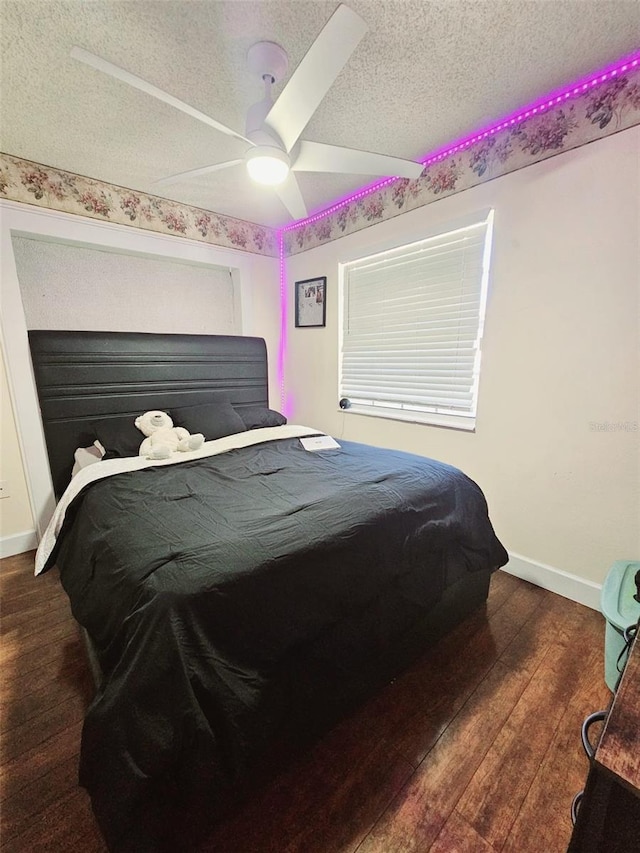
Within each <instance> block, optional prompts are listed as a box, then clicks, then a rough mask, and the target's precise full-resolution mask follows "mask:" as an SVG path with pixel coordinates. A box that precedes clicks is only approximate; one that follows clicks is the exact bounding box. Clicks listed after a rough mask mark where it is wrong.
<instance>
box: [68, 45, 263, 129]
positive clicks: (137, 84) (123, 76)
mask: <svg viewBox="0 0 640 853" xmlns="http://www.w3.org/2000/svg"><path fill="white" fill-rule="evenodd" d="M71 56H72V58H73V59H77V60H78V61H79V62H84V63H85V65H90V66H91V67H92V68H95V69H97V70H98V71H102V72H103V73H104V74H108V75H109V76H110V77H115V78H116V79H117V80H122V82H123V83H128V84H129V86H133V87H134V88H135V89H139V90H140V91H141V92H146V94H147V95H151V96H152V97H153V98H158V100H159V101H164V103H165V104H169V106H171V107H175V108H176V109H177V110H181V111H182V112H183V113H186V114H187V115H188V116H191V118H195V119H197V120H198V121H201V122H204V124H208V125H209V127H213V128H215V130H219V131H220V132H221V133H226V134H227V136H234V137H235V138H236V139H241V140H242V141H243V142H248V143H249V145H253V142H251V140H250V139H247V138H246V137H244V136H243V135H242V134H241V133H236V131H235V130H231V128H230V127H227V126H226V125H224V124H220V122H219V121H216V120H215V119H213V118H211V117H210V116H208V115H205V114H204V113H201V112H200V110H197V109H195V107H190V106H189V104H185V103H184V101H180V100H179V99H178V98H174V97H173V95H170V94H169V93H168V92H163V91H162V89H158V87H157V86H154V85H153V84H152V83H147V81H146V80H143V79H142V77H136V75H135V74H131V73H130V72H129V71H125V70H124V68H120V67H119V66H117V65H114V64H113V63H112V62H108V61H107V60H106V59H102V58H101V57H99V56H96V55H95V54H94V53H89V51H88V50H85V49H84V48H82V47H77V46H74V47H73V48H72V49H71Z"/></svg>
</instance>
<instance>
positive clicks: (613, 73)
mask: <svg viewBox="0 0 640 853" xmlns="http://www.w3.org/2000/svg"><path fill="white" fill-rule="evenodd" d="M639 64H640V53H634V54H632V55H631V56H628V57H626V58H623V59H619V60H618V61H617V62H615V63H614V64H613V65H609V66H608V67H606V68H603V69H601V70H600V71H598V72H596V73H594V74H590V75H589V76H588V77H585V78H583V79H581V80H577V81H575V82H574V83H572V84H571V85H570V86H565V87H564V88H562V89H558V90H557V91H555V92H550V93H548V94H547V95H545V96H544V97H541V98H539V99H538V100H537V101H534V102H533V103H532V104H529V105H528V106H526V107H522V108H520V109H519V110H516V111H515V112H513V113H510V114H509V115H507V116H505V117H504V118H502V119H499V120H498V121H497V122H494V123H493V124H491V125H489V126H487V127H484V128H482V129H480V130H476V131H474V132H473V133H471V134H469V136H464V137H462V138H461V139H459V140H456V141H455V142H453V143H450V144H448V145H446V146H444V147H443V148H440V149H437V150H436V151H433V152H432V153H431V154H427V155H426V156H425V157H424V158H422V159H421V160H420V161H419V162H421V163H422V164H423V166H430V165H431V164H432V163H437V162H439V161H440V160H444V159H445V158H446V157H449V156H450V155H451V154H455V153H456V152H458V151H462V150H464V149H465V148H469V146H471V145H474V144H475V143H476V142H479V141H480V140H481V139H486V138H487V137H488V136H493V135H494V134H495V133H499V132H500V131H501V130H505V129H506V128H507V127H513V126H514V125H516V124H519V123H520V122H522V121H525V120H526V119H528V118H530V117H531V116H534V115H538V114H539V113H544V112H545V110H548V109H552V108H553V107H557V106H558V104H561V103H563V102H565V101H568V100H570V99H571V98H576V97H578V96H580V95H583V94H584V93H585V92H586V91H588V90H589V89H591V88H593V87H595V86H599V85H601V84H602V83H606V81H607V80H611V79H612V78H615V77H617V76H618V74H624V73H625V72H626V71H631V70H632V69H634V68H637V67H638V65H639ZM396 180H397V178H395V177H392V178H384V179H383V180H381V181H376V182H375V183H373V184H369V185H368V186H366V187H363V188H362V189H361V190H358V191H357V192H355V193H352V194H350V195H348V196H346V197H345V198H343V199H340V200H339V201H337V202H335V203H334V204H332V205H331V206H330V207H328V208H326V209H324V210H321V211H318V212H317V213H314V214H312V215H311V216H308V217H307V218H306V219H298V220H297V221H296V222H292V223H291V224H290V225H285V226H284V227H283V228H282V229H280V233H282V232H285V231H292V230H294V229H296V228H300V227H301V226H302V225H307V224H309V223H311V222H316V221H317V220H318V219H323V218H324V217H325V216H328V215H329V214H331V213H334V212H335V211H336V210H339V209H340V208H341V207H344V206H345V205H347V204H350V203H351V202H352V201H356V200H357V199H359V198H363V197H364V196H367V195H369V194H370V193H373V192H376V191H377V190H380V189H382V187H386V186H388V185H389V184H392V183H394V181H396Z"/></svg>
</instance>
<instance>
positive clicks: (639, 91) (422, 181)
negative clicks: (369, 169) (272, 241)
mask: <svg viewBox="0 0 640 853" xmlns="http://www.w3.org/2000/svg"><path fill="white" fill-rule="evenodd" d="M636 124H640V67H636V68H633V69H631V70H629V71H626V72H624V73H623V74H620V75H619V76H617V77H614V78H613V79H609V80H607V81H606V82H603V83H601V84H600V85H599V86H593V87H592V88H590V90H589V91H588V92H586V93H585V94H581V95H578V96H576V97H574V98H572V99H571V100H567V101H565V102H564V103H562V104H560V105H559V106H558V107H555V108H551V109H549V110H547V111H546V112H539V113H537V114H536V115H532V116H530V117H529V118H527V119H523V120H522V121H520V123H519V124H516V125H514V126H511V127H508V128H505V129H504V130H502V131H497V132H496V133H494V134H493V135H491V136H488V137H487V138H486V139H482V140H480V141H479V142H477V143H475V144H474V145H471V146H469V148H466V149H465V150H464V151H460V152H458V153H456V154H454V155H453V156H450V157H447V158H445V159H443V160H441V161H440V162H437V163H433V164H432V165H430V166H427V167H425V169H424V171H423V172H422V175H421V176H420V177H419V178H417V179H415V180H408V179H406V178H399V179H398V180H396V181H393V182H392V183H390V184H387V185H385V186H384V187H381V188H380V189H379V190H377V191H372V192H371V193H369V194H367V195H363V196H362V197H361V198H358V199H354V200H352V201H348V200H347V201H346V203H345V204H341V205H339V206H337V208H336V209H335V210H333V211H331V212H328V213H327V214H326V215H323V214H322V213H320V214H319V215H318V217H317V218H315V217H314V218H313V219H312V221H308V220H307V221H303V222H301V223H300V225H293V226H289V227H287V228H285V229H284V234H283V237H284V253H285V255H293V254H297V253H299V252H304V251H306V250H307V249H312V248H314V247H316V246H320V245H322V244H323V243H328V242H330V241H332V240H337V239H338V238H340V237H344V236H345V235H346V234H351V233H353V232H354V231H360V230H361V229H363V228H368V227H369V226H370V225H374V224H376V223H378V222H383V221H384V220H386V219H391V218H392V217H394V216H398V215H399V214H401V213H405V212H407V211H409V210H414V209H415V208H417V207H422V206H423V205H425V204H430V203H431V202H434V201H437V200H438V199H440V198H444V197H445V196H449V195H453V194H454V193H459V192H462V191H463V190H466V189H469V188H470V187H473V186H476V185H477V184H481V183H484V182H485V181H490V180H492V179H493V178H498V177H500V176H502V175H506V174H508V173H509V172H514V171H516V170H518V169H522V168H524V167H526V166H531V165H533V164H534V163H538V162H540V161H541V160H545V159H547V158H548V157H553V156H555V155H556V154H562V153H563V152H564V151H569V150H571V149H572V148H578V147H579V146H581V145H586V144H587V143H589V142H594V141H595V140H597V139H603V138H604V137H606V136H610V135H611V134H613V133H617V132H618V131H621V130H626V129H628V128H630V127H633V126H634V125H636ZM329 210H331V209H329Z"/></svg>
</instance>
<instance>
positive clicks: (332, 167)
mask: <svg viewBox="0 0 640 853" xmlns="http://www.w3.org/2000/svg"><path fill="white" fill-rule="evenodd" d="M292 168H293V169H294V170H295V171H296V172H345V173H349V174H353V175H384V176H386V177H390V178H391V177H394V178H395V177H397V178H419V177H420V175H421V174H422V170H423V169H424V166H423V165H422V163H414V161H413V160H403V159H402V158H401V157H390V156H389V155H388V154H374V153H373V152H371V151H358V150H357V149H355V148H343V147H342V146H340V145H325V144H324V143H323V142H308V141H306V140H304V141H302V142H301V143H300V149H299V153H298V156H297V157H296V159H295V161H294V163H293V166H292Z"/></svg>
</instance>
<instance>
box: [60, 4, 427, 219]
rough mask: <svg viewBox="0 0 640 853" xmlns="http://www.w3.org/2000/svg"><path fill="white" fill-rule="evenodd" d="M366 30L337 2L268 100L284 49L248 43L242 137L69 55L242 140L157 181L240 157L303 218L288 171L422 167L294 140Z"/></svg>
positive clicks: (283, 65)
mask: <svg viewBox="0 0 640 853" xmlns="http://www.w3.org/2000/svg"><path fill="white" fill-rule="evenodd" d="M366 29H367V25H366V24H365V22H364V21H363V20H362V18H361V17H360V16H359V15H357V14H356V13H355V12H354V11H353V10H351V9H349V8H348V7H347V6H344V5H341V6H338V8H337V9H336V11H335V12H334V14H333V15H332V16H331V18H330V19H329V21H328V22H327V23H326V24H325V26H324V28H323V29H322V31H321V32H320V34H319V35H318V37H317V38H316V40H315V41H314V43H313V44H312V45H311V47H310V49H309V51H308V52H307V54H306V55H305V56H304V58H303V59H302V61H301V62H300V64H299V65H298V67H297V68H296V70H295V71H294V73H293V74H292V76H291V78H290V79H289V81H288V82H287V84H286V85H285V87H284V89H283V90H282V92H281V94H280V95H279V97H278V98H277V100H276V101H275V103H274V102H273V100H272V97H271V86H272V84H273V83H275V82H276V81H278V80H281V79H283V77H284V75H285V74H286V71H287V67H288V60H287V54H286V53H285V51H284V50H283V49H282V48H281V47H280V46H279V45H277V44H275V43H274V42H258V43H257V44H255V45H254V46H253V47H252V48H251V49H250V50H249V52H248V55H247V64H248V67H249V70H250V71H252V72H255V73H257V74H259V75H260V77H261V78H262V80H263V81H264V85H265V97H264V99H263V100H261V101H259V102H258V103H257V104H254V105H253V106H252V107H251V108H250V109H249V112H248V114H247V125H246V130H245V134H244V136H243V135H242V134H241V133H237V132H236V131H235V130H232V129H231V128H229V127H226V126H225V125H223V124H220V123H219V122H217V121H216V120H215V119H213V118H210V117H209V116H207V115H205V114H204V113H202V112H200V111H199V110H197V109H195V108H194V107H191V106H189V104H186V103H184V101H180V100H179V99H178V98H174V97H173V95H170V94H168V93H167V92H164V91H162V89H158V88H157V87H156V86H154V85H153V84H152V83H148V82H147V81H146V80H143V79H142V78H141V77H137V76H136V75H135V74H131V73H129V72H128V71H125V70H124V69H123V68H119V67H118V66H117V65H113V64H112V63H111V62H108V61H107V60H106V59H102V58H101V57H99V56H96V55H95V54H93V53H90V52H89V51H87V50H84V49H83V48H81V47H77V46H76V47H74V48H73V49H72V50H71V56H72V57H73V58H74V59H77V60H79V61H80V62H84V63H85V64H87V65H90V66H92V67H93V68H95V69H97V70H98V71H102V72H104V73H105V74H109V75H110V76H112V77H115V78H117V79H118V80H121V81H122V82H124V83H128V84H129V85H130V86H134V87H135V88H136V89H140V90H141V91H142V92H146V93H147V94H148V95H152V96H153V97H155V98H158V99H159V100H161V101H164V102H165V103H166V104H169V105H171V106H172V107H175V108H176V109H178V110H181V111H182V112H184V113H186V114H187V115H190V116H191V117H192V118H195V119H198V121H202V122H204V123H205V124H208V125H209V126H210V127H213V128H214V129H215V130H218V131H221V132H222V133H226V134H227V135H228V136H233V137H235V138H236V139H238V140H240V141H242V142H244V143H245V144H246V145H247V146H248V148H247V150H246V152H245V154H244V156H243V157H241V158H238V159H236V160H227V161H226V162H224V163H215V164H213V165H208V166H202V167H201V168H198V169H190V170H189V171H187V172H180V173H178V174H175V175H170V176H169V177H166V178H162V179H161V180H159V181H157V184H158V185H166V184H171V183H176V182H178V181H182V180H184V179H188V178H197V177H199V176H201V175H208V174H210V173H211V172H217V171H218V170H220V169H227V168H230V167H232V166H238V165H241V164H242V163H245V164H246V167H247V171H248V172H249V175H250V176H251V177H252V178H253V179H254V180H256V181H258V182H259V183H263V184H271V185H273V187H274V189H275V191H276V192H277V194H278V196H279V197H280V200H281V201H282V203H283V204H284V206H285V207H286V208H287V210H288V211H289V213H290V214H291V216H292V217H293V218H294V219H303V218H304V217H306V216H307V209H306V206H305V203H304V200H303V198H302V194H301V192H300V188H299V186H298V182H297V181H296V179H295V177H294V175H293V172H342V173H349V174H358V175H378V176H385V177H406V178H417V177H419V175H420V173H421V172H422V169H423V166H422V164H421V163H415V162H413V161H412V160H404V159H401V158H399V157H391V156H388V155H385V154H374V153H372V152H369V151H358V150H356V149H353V148H344V147H341V146H337V145H326V144H324V143H320V142H309V141H308V140H301V139H300V134H301V133H302V132H303V130H304V129H305V127H306V126H307V123H308V122H309V119H310V118H311V116H312V115H313V113H314V112H315V110H316V109H317V108H318V106H319V104H320V102H321V101H322V99H323V98H324V96H325V95H326V94H327V92H328V91H329V89H330V88H331V86H332V84H333V82H334V80H335V79H336V77H337V76H338V74H339V73H340V71H341V70H342V68H343V67H344V66H345V65H346V63H347V61H348V60H349V57H350V56H351V54H352V53H353V51H354V50H355V48H356V46H357V45H358V43H359V42H360V39H361V38H362V37H363V35H364V33H365V31H366Z"/></svg>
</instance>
